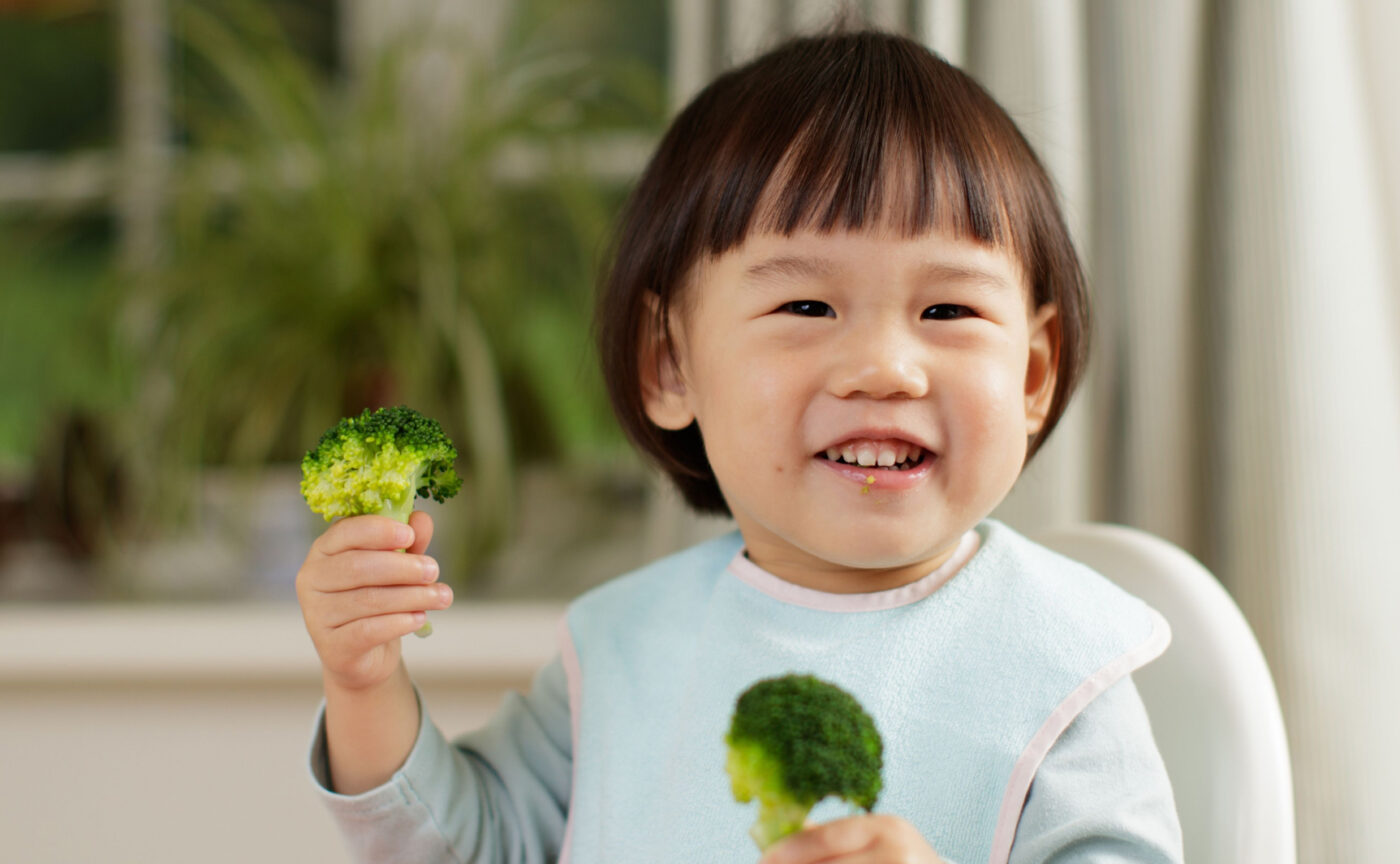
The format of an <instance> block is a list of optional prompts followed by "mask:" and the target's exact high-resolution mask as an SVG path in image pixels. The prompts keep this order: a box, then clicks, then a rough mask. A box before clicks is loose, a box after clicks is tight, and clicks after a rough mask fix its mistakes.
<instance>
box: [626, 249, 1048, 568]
mask: <svg viewBox="0 0 1400 864" xmlns="http://www.w3.org/2000/svg"><path fill="white" fill-rule="evenodd" d="M1027 298H1028V291H1027V287H1026V284H1025V277H1024V275H1023V274H1022V271H1021V268H1020V266H1019V264H1018V262H1017V261H1016V260H1015V259H1014V258H1013V257H1012V256H1011V255H1010V254H1009V253H1007V252H1003V251H998V250H995V249H991V248H989V247H985V246H981V245H978V244H976V243H973V242H971V241H963V240H956V239H953V238H951V237H949V236H947V235H944V234H941V233H930V234H926V235H923V236H920V237H916V238H913V239H907V238H902V237H900V236H898V235H895V234H890V233H883V232H865V231H861V232H839V231H838V232H833V233H829V234H818V233H815V232H802V233H797V234H794V235H792V236H790V237H786V236H782V235H775V234H756V235H751V236H750V237H749V238H748V239H747V240H746V241H745V242H744V243H743V244H742V245H740V246H739V247H737V248H735V249H733V250H731V251H730V252H728V253H726V254H724V255H723V256H720V257H719V258H717V259H712V260H709V261H706V262H703V263H702V264H700V265H699V266H698V267H697V268H696V271H695V273H694V277H693V279H692V282H691V284H689V285H688V286H687V287H686V289H685V295H684V297H683V298H682V299H681V300H680V301H679V302H678V303H677V306H676V309H675V311H674V316H673V318H672V331H673V335H674V337H675V341H676V357H677V365H676V366H675V367H674V368H670V367H668V366H666V364H662V368H663V371H662V372H661V374H660V378H659V379H656V380H652V381H651V382H649V386H648V387H647V391H646V404H647V411H648V415H649V416H650V417H651V419H652V420H653V422H655V423H657V424H658V425H660V426H662V427H664V428H671V429H678V428H684V427H685V426H687V425H689V423H690V422H691V421H692V420H694V421H697V422H698V425H699V427H700V431H701V435H702V437H703V439H704V442H705V452H706V455H707V456H708V458H709V461H710V464H711V466H712V467H713V469H714V472H715V476H716V478H717V479H718V481H719V486H720V489H721V490H722V491H723V492H724V496H725V500H726V501H727V502H728V503H729V506H730V509H731V510H732V512H733V514H734V518H735V520H736V521H737V523H738V526H739V529H740V530H741V532H742V533H743V535H744V540H745V544H746V547H747V550H748V554H749V556H750V557H751V558H752V559H753V560H754V562H755V563H756V564H758V565H759V566H761V567H764V568H765V569H767V570H769V571H770V572H772V573H774V574H775V575H778V576H780V577H782V578H784V579H787V580H789V581H791V582H795V583H797V584H799V585H806V586H808V587H812V588H817V589H819V590H826V591H841V592H859V591H872V590H879V589H882V588H887V587H892V586H894V585H900V584H904V583H907V582H909V581H912V580H914V579H917V578H919V577H921V576H923V575H925V574H926V573H928V572H930V571H931V570H932V569H933V568H934V567H936V566H937V565H938V564H939V563H941V562H942V561H943V560H945V559H946V558H947V557H948V556H949V555H951V553H952V551H953V550H954V549H955V548H956V545H957V542H958V539H959V538H960V537H961V536H962V534H963V533H964V532H966V531H967V530H968V529H969V528H971V527H972V526H973V525H975V524H976V523H977V522H978V521H979V520H981V519H982V518H983V517H985V516H986V515H987V514H989V513H990V512H991V511H992V509H993V508H994V507H996V505H997V504H998V503H999V502H1000V501H1001V500H1002V498H1004V497H1005V496H1006V494H1007V493H1008V492H1009V491H1010V490H1011V486H1012V484H1013V483H1014V482H1015V480H1016V477H1017V475H1018V474H1019V473H1020V470H1021V467H1022V464H1023V462H1024V460H1025V454H1026V444H1027V438H1028V437H1029V436H1030V435H1033V434H1034V433H1035V432H1036V431H1038V430H1039V428H1040V426H1041V424H1042V423H1043V422H1044V418H1045V413H1046V411H1047V410H1048V408H1049V405H1050V397H1051V394H1052V391H1053V389H1054V374H1055V373H1054V368H1055V356H1054V355H1055V345H1056V343H1057V336H1056V332H1057V331H1056V328H1055V320H1054V311H1053V309H1052V308H1050V307H1045V308H1043V309H1041V310H1033V309H1031V308H1030V305H1029V301H1028V299H1027ZM662 355H663V356H664V349H662ZM828 454H831V455H835V456H837V457H838V458H837V459H832V458H830V456H829V455H828ZM842 456H844V457H847V458H851V457H854V460H855V461H856V462H857V463H869V462H871V460H874V463H875V464H872V465H866V464H857V465H850V464H845V462H844V461H842V460H841V458H840V457H842ZM891 460H896V461H898V460H904V462H903V465H902V466H886V465H881V464H880V463H881V462H884V463H888V462H889V461H891Z"/></svg>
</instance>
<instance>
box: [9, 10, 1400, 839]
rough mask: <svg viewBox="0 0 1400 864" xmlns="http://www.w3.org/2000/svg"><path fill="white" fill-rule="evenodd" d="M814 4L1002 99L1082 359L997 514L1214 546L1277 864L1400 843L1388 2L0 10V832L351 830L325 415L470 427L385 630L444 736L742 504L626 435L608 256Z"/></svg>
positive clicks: (1399, 279)
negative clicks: (309, 762)
mask: <svg viewBox="0 0 1400 864" xmlns="http://www.w3.org/2000/svg"><path fill="white" fill-rule="evenodd" d="M838 8H841V9H845V10H846V11H847V13H848V14H851V15H853V16H856V17H858V18H862V19H864V20H866V21H868V22H870V23H873V24H876V25H878V26H882V27H885V28H888V29H892V30H896V31H900V32H904V33H908V34H910V35H912V36H914V37H915V38H918V39H920V40H921V41H923V42H924V43H926V44H928V45H930V46H931V47H933V48H934V49H935V50H937V51H939V52H940V53H941V54H943V55H944V56H945V57H946V58H948V59H949V60H950V61H952V62H954V63H957V64H959V65H961V66H962V67H963V68H965V69H967V70H968V71H969V72H970V73H972V74H973V75H974V76H975V77H976V78H978V80H979V81H981V82H982V83H983V84H984V85H985V86H987V88H988V89H989V90H991V92H992V93H993V95H995V96H996V97H997V98H998V99H999V100H1000V101H1001V102H1002V103H1003V104H1004V105H1005V106H1006V107H1007V109H1008V110H1009V111H1010V113H1011V114H1012V116H1013V117H1014V118H1015V119H1016V120H1017V122H1018V123H1019V124H1020V125H1021V126H1022V128H1023V130H1024V131H1025V132H1026V134H1027V137H1028V138H1029V139H1030V140H1031V142H1032V144H1033V145H1034V146H1035V147H1036V148H1037V150H1038V152H1039V153H1040V154H1041V156H1042V158H1043V160H1044V161H1045V162H1046V164H1047V166H1048V167H1049V168H1050V170H1051V173H1052V174H1053V175H1054V176H1055V178H1056V181H1057V183H1058V184H1059V187H1060V190H1061V194H1062V196H1063V199H1064V202H1065V209H1066V214H1067V217H1068V219H1069V221H1070V224H1071V228H1072V230H1073V232H1074V234H1075V236H1076V238H1077V240H1078V243H1079V248H1080V251H1081V254H1082V255H1083V258H1084V263H1085V266H1086V269H1087V271H1088V273H1089V277H1090V282H1091V284H1092V286H1093V291H1094V298H1095V304H1096V313H1097V318H1098V321H1097V327H1098V330H1097V332H1096V344H1095V358H1094V361H1093V370H1092V374H1091V376H1090V379H1089V381H1088V382H1087V384H1086V385H1085V388H1084V390H1082V391H1081V396H1080V398H1079V400H1078V402H1077V403H1076V406H1075V407H1074V408H1073V409H1072V411H1071V413H1070V414H1069V415H1068V416H1067V417H1066V419H1065V421H1064V423H1063V425H1062V426H1061V428H1060V430H1059V431H1057V433H1056V436H1055V437H1054V438H1053V439H1052V440H1051V442H1050V444H1049V445H1048V447H1047V449H1046V450H1045V451H1043V452H1042V454H1041V455H1040V456H1039V457H1037V460H1036V462H1035V463H1034V464H1033V465H1032V466H1031V467H1030V469H1029V470H1028V472H1027V474H1026V475H1025V477H1024V478H1023V480H1022V483H1021V484H1020V486H1019V487H1018V489H1017V490H1016V492H1015V493H1013V496H1012V498H1011V499H1010V500H1009V501H1008V502H1007V503H1006V504H1005V505H1004V507H1003V508H1002V509H1001V511H999V512H998V514H997V515H998V516H999V517H1001V518H1003V519H1006V520H1007V521H1009V522H1011V523H1012V524H1014V525H1016V526H1017V527H1020V528H1022V529H1024V530H1035V529H1037V528H1040V527H1046V526H1049V525H1053V524H1056V523H1061V522H1073V521H1083V520H1088V519H1094V520H1105V521H1113V522H1122V523H1125V524H1130V525H1135V526H1137V527H1140V528H1144V529H1146V530H1149V531H1152V532H1154V533H1156V534H1159V535H1161V536H1163V537H1165V538H1167V539H1169V540H1171V541H1173V542H1175V543H1178V544H1179V545H1181V546H1183V547H1184V548H1186V549H1187V550H1188V551H1190V552H1191V553H1192V554H1194V555H1195V556H1196V557H1198V558H1200V559H1201V560H1202V561H1203V562H1204V563H1205V564H1206V565H1207V566H1208V567H1210V568H1211V569H1212V570H1213V571H1214V572H1215V573H1216V574H1217V575H1218V576H1219V577H1220V579H1221V581H1222V582H1223V584H1225V586H1226V587H1227V589H1229V590H1230V591H1231V593H1232V594H1233V595H1234V597H1235V598H1236V600H1237V602H1238V603H1239V604H1240V606H1241V607H1242V609H1243V610H1244V612H1245V614H1246V617H1247V618H1248V619H1249V620H1250V623H1251V624H1252V626H1253V627H1254V629H1255V631H1256V633H1257V634H1258V636H1259V639H1260V642H1261V644H1262V647H1263V648H1264V652H1265V654H1266V656H1267V657H1268V659H1269V662H1270V664H1271V666H1272V668H1273V670H1274V674H1275V678H1276V680H1277V682H1278V686H1279V691H1280V698H1281V700H1282V702H1283V707H1284V712H1285V717H1286V721H1287V723H1288V728H1289V735H1290V744H1291V748H1292V751H1293V759H1294V770H1295V784H1296V788H1297V793H1296V794H1297V799H1298V807H1299V853H1300V854H1299V860H1301V861H1367V862H1369V861H1376V862H1379V861H1390V860H1396V858H1397V857H1400V826H1396V825H1395V824H1393V819H1389V818H1387V817H1389V816H1390V814H1392V813H1393V812H1394V811H1395V809H1396V806H1397V804H1400V794H1398V793H1396V791H1395V789H1394V781H1395V778H1396V777H1400V744H1396V743H1395V741H1394V736H1392V735H1388V734H1387V733H1388V732H1389V725H1388V722H1387V721H1388V720H1389V719H1390V717H1392V716H1394V715H1395V711H1396V709H1397V708H1400V704H1397V703H1400V697H1397V691H1396V687H1395V684H1394V681H1395V679H1396V674H1397V672H1398V671H1400V637H1397V636H1396V634H1395V628H1394V626H1393V616H1394V614H1395V612H1396V610H1400V532H1397V531H1396V529H1395V524H1396V521H1397V517H1400V506H1397V505H1396V503H1395V491H1396V489H1397V487H1400V449H1398V448H1397V446H1396V442H1397V441H1400V290H1397V289H1400V275H1398V274H1400V253H1397V250H1400V88H1397V86H1396V84H1395V82H1396V81H1400V60H1397V57H1396V55H1395V53H1394V52H1393V51H1392V50H1390V48H1389V46H1390V45H1391V44H1392V43H1393V40H1394V38H1395V37H1396V36H1400V6H1397V5H1396V4H1392V3H1389V2H1387V0H1342V2H1331V0H1272V2H1269V0H1215V2H1207V0H1179V2H1173V3H1169V4H1146V3H1143V4H1137V3H1117V2H1110V0H976V2H974V0H866V2H848V3H840V4H838V3H834V2H824V0H811V2H808V0H575V2H564V0H456V2H453V0H399V2H394V3H390V2H382V0H381V2H376V0H264V2H228V0H0V732H3V733H5V734H4V735H3V736H0V739H3V743H0V765H4V766H6V767H5V769H4V770H3V771H2V772H0V804H3V807H0V814H3V815H0V836H3V837H5V838H6V840H5V841H4V843H5V846H6V847H7V849H9V852H7V854H6V856H5V857H6V858H7V860H16V861H45V862H47V861H53V862H58V861H75V860H88V859H91V858H95V857H98V856H99V855H100V856H101V857H102V858H103V859H105V860H113V861H160V860H166V859H167V858H168V859H169V860H183V859H184V858H185V857H187V856H188V854H190V853H191V852H194V851H195V850H196V849H197V850H199V853H198V854H200V856H201V858H203V859H205V860H211V861H243V860H250V859H254V858H256V859H258V860H293V859H297V860H304V859H307V858H311V859H312V860H334V859H335V858H336V857H337V855H338V854H339V853H338V850H339V844H338V840H337V838H336V837H335V836H334V833H333V831H332V830H331V828H330V825H329V820H328V819H327V818H326V817H325V816H324V814H322V813H321V812H320V810H319V806H318V804H317V802H316V801H315V799H314V798H313V796H312V795H311V791H310V786H309V781H308V780H307V778H306V777H305V775H304V771H303V768H302V766H303V764H304V755H305V754H304V751H305V746H306V744H307V742H308V741H309V731H310V730H309V726H310V723H311V719H312V713H313V712H314V708H315V704H316V700H317V693H318V682H317V673H316V665H315V659H314V655H313V653H312V651H311V647H310V645H309V642H308V641H307V640H306V638H305V635H304V633H303V632H302V630H301V623H300V617H299V612H298V610H297V608H296V605H295V598H294V595H293V591H292V579H293V576H294V573H295V571H296V569H297V567H298V565H299V564H300V561H301V558H302V556H303V555H304V554H305V550H306V547H307V544H308V543H309V540H310V538H312V537H314V536H315V534H316V533H317V532H318V531H319V530H320V528H321V526H322V525H323V523H321V522H320V521H319V518H318V517H315V516H313V515H312V514H310V513H309V512H308V511H307V509H306V507H305V503H304V502H303V501H302V500H301V498H300V495H299V493H298V491H297V480H298V469H297V466H296V463H297V461H298V460H299V459H300V457H301V454H302V453H303V452H304V451H305V450H306V449H307V448H308V447H309V446H310V445H311V444H312V443H314V442H315V440H316V438H317V436H318V435H319V434H320V432H321V431H322V430H323V429H325V428H326V427H327V426H329V425H330V424H331V423H333V422H334V421H335V420H336V419H337V418H338V417H340V416H342V415H345V414H348V413H353V412H358V411H359V410H360V409H361V408H364V407H367V406H374V405H381V404H393V403H400V402H403V403H408V404H411V405H414V406H415V407H418V408H419V409H420V410H422V411H424V412H425V413H427V414H429V415H430V416H434V417H437V418H439V419H440V420H441V421H442V422H443V424H444V425H445V426H446V427H447V429H448V431H449V433H450V434H451V435H452V437H453V438H454V439H455V440H456V441H457V442H458V444H459V449H460V450H461V451H462V458H461V461H460V463H459V469H460V470H461V471H462V473H463V474H464V476H465V477H466V480H467V484H466V486H465V488H464V491H463V494H462V495H460V496H458V498H456V499H454V500H453V501H451V502H448V503H447V504H445V505H438V506H433V507H432V509H433V510H434V513H435V516H436V517H437V518H438V520H439V522H438V525H439V531H438V536H437V539H435V541H434V545H435V550H436V554H437V555H438V556H439V558H441V559H442V560H443V561H444V564H445V568H444V569H445V572H446V573H447V574H448V578H450V579H451V580H452V581H453V582H454V584H455V585H456V586H457V589H458V598H459V599H458V607H457V608H456V609H455V610H454V611H453V612H452V613H449V614H447V615H444V616H442V617H443V620H442V621H441V622H440V623H439V624H438V625H437V630H438V633H437V635H435V636H434V637H433V638H432V639H429V640H425V641H423V642H421V643H418V642H415V644H413V645H410V646H408V648H407V649H406V650H408V651H409V652H410V655H409V656H410V663H411V664H412V665H413V668H414V669H415V672H416V674H417V675H418V677H419V679H420V684H422V686H423V687H424V690H425V691H426V692H427V693H428V699H429V703H430V704H431V705H433V710H434V716H435V717H436V719H437V720H438V722H439V724H440V725H441V726H442V727H443V728H444V729H445V730H448V731H449V732H451V731H455V730H458V729H460V728H461V727H463V726H466V725H469V724H472V723H475V722H478V721H479V720H480V718H482V717H484V716H485V715H486V714H487V713H488V712H489V711H490V710H491V708H492V707H493V706H494V704H495V703H496V700H497V699H498V698H499V695H500V692H501V691H502V690H503V689H504V688H506V687H510V686H521V685H522V684H523V683H524V682H526V681H527V680H528V677H529V674H530V672H531V670H532V669H533V668H535V667H536V666H537V665H539V663H541V662H543V661H544V660H545V659H547V658H548V657H549V655H550V653H551V652H552V650H553V628H554V623H555V620H556V618H557V615H558V614H559V610H560V609H561V608H562V604H563V603H564V602H566V601H567V599H568V598H570V597H572V596H574V595H576V594H577V593H578V592H580V591H582V590H584V589H586V588H587V587H589V586H590V585H593V584H596V583H597V582H600V581H602V580H604V579H606V578H608V577H610V576H613V575H616V574H618V573H620V572H623V571H624V570H626V569H629V568H631V567H633V566H636V565H637V564H639V563H641V562H643V561H646V560H649V559H651V558H653V557H656V556H657V555H660V554H663V553H665V552H667V551H670V550H672V549H675V548H679V547H680V546H683V545H686V544H688V543H690V542H693V541H694V540H696V539H699V538H701V537H704V536H708V535H711V534H713V533H716V532H718V531H721V530H725V529H726V528H727V526H726V525H725V524H724V523H722V522H718V521H714V520H709V521H705V520H697V519H694V518H692V517H690V516H688V515H687V514H686V513H685V512H684V510H683V508H682V506H681V505H680V504H679V503H678V501H677V499H676V497H675V496H674V495H673V494H672V493H671V491H670V490H669V489H667V488H666V487H665V486H664V485H662V484H661V483H659V482H658V481H657V480H656V478H655V477H654V476H653V475H652V474H651V473H649V472H648V471H647V470H646V468H645V466H643V465H642V464H641V463H640V461H639V460H638V459H637V458H636V457H635V456H633V455H632V454H631V453H630V451H629V450H628V449H627V447H626V446H625V443H624V442H623V441H622V439H621V436H620V434H619V433H618V432H617V430H616V428H615V425H614V423H613V421H612V419H611V416H610V414H609V411H608V408H607V405H606V400H605V398H604V396H603V394H602V389H601V386H600V382H599V380H598V376H597V373H596V371H595V364H594V361H593V356H592V353H591V348H590V345H589V337H590V331H589V327H588V323H589V317H590V311H591V302H592V301H591V297H592V288H593V282H594V279H595V276H596V274H597V271H598V267H599V266H600V263H601V261H602V259H603V257H604V255H605V252H606V249H607V244H608V242H609V229H610V226H611V224H612V220H613V218H614V217H615V215H616V212H617V209H618V206H619V205H620V203H621V201H622V200H623V198H624V197H625V195H626V193H627V190H628V189H629V187H630V184H631V183H632V181H633V180H634V179H635V177H636V176H637V174H638V172H639V171H640V169H641V167H642V166H643V164H644V163H645V160H646V158H647V155H648V153H649V150H650V147H651V146H652V144H653V143H654V142H655V140H656V139H657V137H658V136H659V134H660V131H661V130H662V129H663V128H664V125H665V123H666V121H667V119H668V118H669V117H670V116H671V115H672V114H673V113H674V112H675V111H676V110H677V109H678V108H679V107H680V106H681V105H682V104H683V103H684V102H685V101H686V100H687V99H688V98H689V97H690V96H691V95H693V94H694V93H695V92H696V91H697V90H698V89H699V88H700V87H702V86H703V85H704V84H705V83H706V82H707V81H708V80H709V79H710V78H712V77H713V76H714V75H715V74H716V73H718V72H719V71H721V70H723V69H724V68H726V67H728V66H729V65H731V64H733V63H735V62H739V61H742V60H743V59H746V58H747V57H749V56H751V55H752V54H754V53H755V52H757V51H760V50H762V48H763V47H765V46H767V45H770V44H772V43H773V42H774V41H775V40H777V39H779V38H781V37H782V36H784V35H786V34H791V33H797V32H803V31H806V30H811V29H815V28H819V27H821V26H823V25H825V24H826V23H828V22H829V21H830V20H831V19H832V16H833V14H834V13H835V12H836V11H837V9H838ZM233 814H237V816H233ZM249 827H252V828H253V830H251V831H250V830H248V828H249ZM211 841H212V842H211Z"/></svg>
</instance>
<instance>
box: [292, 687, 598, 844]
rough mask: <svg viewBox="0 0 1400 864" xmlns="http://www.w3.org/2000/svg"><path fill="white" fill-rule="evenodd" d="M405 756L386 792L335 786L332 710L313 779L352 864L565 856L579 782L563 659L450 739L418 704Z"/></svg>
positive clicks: (321, 721) (320, 727)
mask: <svg viewBox="0 0 1400 864" xmlns="http://www.w3.org/2000/svg"><path fill="white" fill-rule="evenodd" d="M419 714H420V717H421V718H422V719H421V721H420V724H419V728H418V737H417V740H416V741H415V742H414V745H413V749H412V751H410V753H409V755H408V758H407V759H406V760H405V762H404V764H403V767H401V768H400V769H399V770H398V771H397V772H395V774H394V776H393V777H391V778H390V779H389V780H388V781H386V782H385V783H384V784H383V785H382V786H379V787H377V788H375V789H371V790H369V791H367V792H363V793H360V794H358V795H340V794H338V793H336V792H334V791H333V790H331V789H330V788H329V785H328V783H327V782H326V781H327V778H328V776H329V770H328V767H327V759H326V743H325V708H324V706H322V709H321V714H320V716H319V717H318V718H317V724H316V733H315V738H314V740H313V742H312V747H311V775H312V778H313V780H314V781H315V784H316V788H317V789H318V791H319V794H320V796H321V798H322V800H323V801H324V803H325V804H326V806H327V808H328V809H329V811H330V813H331V816H332V818H333V819H334V820H335V822H336V824H337V826H338V827H339V828H340V831H341V834H342V836H343V837H344V838H345V841H346V843H347V846H348V848H349V850H350V853H351V857H352V860H354V861H362V862H383V861H404V862H452V864H466V862H472V864H496V862H500V864H504V862H511V864H546V862H551V861H555V860H556V859H557V858H558V857H559V850H560V847H561V845H562V843H563V838H564V826H565V820H566V816H567V813H568V802H569V791H570V786H571V782H572V763H573V757H572V749H573V742H572V734H571V726H570V718H569V700H568V684H567V681H566V679H565V675H564V669H563V666H562V664H561V663H560V661H559V660H558V659H556V660H554V661H553V662H552V663H550V664H549V665H547V666H545V667H544V668H543V669H541V670H540V672H539V673H538V674H537V675H536V676H535V680H534V683H533V684H532V686H531V688H530V691H529V692H528V693H525V694H520V693H509V694H507V696H506V699H505V702H504V703H503V704H502V707H501V709H500V710H499V711H497V712H496V714H495V716H494V717H493V718H492V719H491V720H490V722H489V723H487V725H486V726H484V727H482V728H481V729H478V730H476V731H474V732H471V733H468V734H466V735H462V736H460V737H458V738H456V739H454V740H453V741H451V742H449V741H447V739H446V738H444V736H443V734H442V733H441V732H440V731H439V730H438V728H437V726H436V725H434V724H433V722H432V720H431V718H430V717H429V716H428V712H427V710H426V708H424V707H423V706H422V702H421V700H420V702H419Z"/></svg>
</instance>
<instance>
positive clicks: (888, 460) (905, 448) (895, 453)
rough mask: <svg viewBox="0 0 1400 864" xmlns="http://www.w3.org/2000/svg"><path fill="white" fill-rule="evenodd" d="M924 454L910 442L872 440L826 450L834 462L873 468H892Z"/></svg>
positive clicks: (827, 455)
mask: <svg viewBox="0 0 1400 864" xmlns="http://www.w3.org/2000/svg"><path fill="white" fill-rule="evenodd" d="M922 455H923V450H922V449H921V448H919V447H914V446H911V445H909V444H873V443H870V442H861V443H859V444H846V445H845V446H843V447H831V448H829V449H828V450H827V451H826V458H828V459H830V460H831V461H833V462H848V463H850V464H852V465H859V466H861V467H862V468H873V467H875V466H876V465H878V466H880V467H882V468H890V467H893V466H895V465H898V464H899V463H901V462H904V461H905V460H908V459H914V460H917V459H918V458H919V457H920V456H922Z"/></svg>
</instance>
